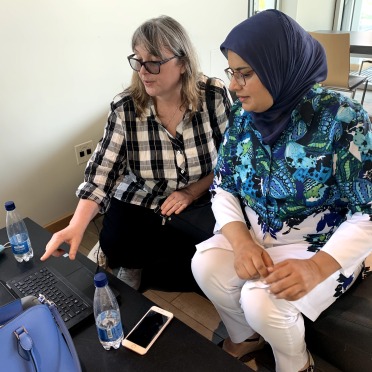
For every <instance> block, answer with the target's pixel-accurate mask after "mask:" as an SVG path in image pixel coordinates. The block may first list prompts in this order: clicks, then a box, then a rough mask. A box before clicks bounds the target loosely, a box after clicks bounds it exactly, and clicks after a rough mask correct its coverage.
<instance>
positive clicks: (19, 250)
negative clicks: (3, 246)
mask: <svg viewBox="0 0 372 372" xmlns="http://www.w3.org/2000/svg"><path fill="white" fill-rule="evenodd" d="M29 249H30V248H29V246H28V242H27V240H26V241H24V242H22V243H17V244H12V251H13V253H14V254H25V253H27V252H28V251H29Z"/></svg>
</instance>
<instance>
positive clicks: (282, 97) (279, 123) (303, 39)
mask: <svg viewBox="0 0 372 372" xmlns="http://www.w3.org/2000/svg"><path fill="white" fill-rule="evenodd" d="M220 48H221V51H222V53H223V54H224V55H225V56H226V58H227V51H228V50H231V51H233V52H235V53H236V54H238V55H239V56H240V57H241V58H242V59H243V60H244V61H245V62H247V63H248V64H249V65H250V66H251V67H252V69H253V70H254V71H255V73H256V74H257V76H258V77H259V79H260V80H261V83H262V84H263V85H264V86H265V88H266V89H267V90H268V91H269V93H270V94H271V96H272V98H273V101H274V104H273V106H271V107H270V108H269V109H268V110H267V111H265V112H261V113H256V112H252V113H251V114H252V117H253V121H254V126H255V127H256V128H257V130H258V131H259V132H260V133H261V135H262V137H263V140H264V142H265V143H267V144H269V145H272V144H273V143H274V142H275V141H276V139H277V138H278V137H279V136H280V134H281V133H282V132H283V130H284V129H285V128H286V126H287V125H288V123H289V121H290V118H291V113H292V111H293V110H294V108H295V107H296V106H297V104H298V103H299V102H300V101H301V99H302V98H303V97H304V96H305V94H306V93H307V92H308V91H309V90H310V89H311V87H312V86H313V85H314V84H315V83H319V82H321V81H323V80H325V79H326V77H327V61H326V55H325V52H324V49H323V47H322V46H321V45H320V43H319V42H318V41H316V40H315V39H313V38H312V37H311V36H310V35H309V34H308V33H307V32H306V31H305V30H304V29H303V28H302V27H301V26H300V25H299V24H298V23H297V22H295V21H294V20H293V19H292V18H290V17H288V16H287V15H285V14H284V13H282V12H280V11H278V10H274V9H269V10H265V11H262V12H260V13H257V14H256V15H254V16H253V17H250V18H248V19H246V20H245V21H243V22H241V23H240V24H238V25H237V26H235V27H234V28H233V29H232V30H231V32H230V33H229V34H228V35H227V37H226V40H225V41H224V42H223V43H222V44H221V47H220Z"/></svg>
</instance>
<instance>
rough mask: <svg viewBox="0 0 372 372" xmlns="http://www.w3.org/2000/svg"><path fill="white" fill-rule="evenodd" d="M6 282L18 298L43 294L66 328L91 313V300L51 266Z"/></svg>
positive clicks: (69, 327)
mask: <svg viewBox="0 0 372 372" xmlns="http://www.w3.org/2000/svg"><path fill="white" fill-rule="evenodd" d="M6 284H7V286H8V287H9V288H10V289H11V290H12V291H13V292H14V293H15V294H16V295H17V296H18V297H20V298H21V297H25V296H29V295H33V296H36V297H38V296H39V294H43V295H44V296H45V297H46V298H47V299H48V300H50V301H53V302H54V303H55V304H56V306H57V309H58V312H59V313H60V314H61V317H62V319H63V320H64V322H65V324H66V327H67V328H68V329H71V328H72V327H73V326H74V325H76V324H78V323H79V322H81V321H82V320H84V319H86V318H87V317H88V316H90V315H91V314H92V313H93V305H92V301H91V300H90V299H89V298H88V297H87V296H85V295H84V294H83V293H81V292H80V291H79V290H78V289H77V288H72V286H71V284H69V283H67V281H65V279H64V278H63V276H61V274H59V273H58V272H57V271H56V270H55V269H53V268H51V267H42V268H38V269H35V271H34V272H31V273H30V272H27V274H25V275H24V276H18V277H17V278H14V279H12V280H9V281H7V283H6Z"/></svg>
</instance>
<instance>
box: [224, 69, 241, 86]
mask: <svg viewBox="0 0 372 372" xmlns="http://www.w3.org/2000/svg"><path fill="white" fill-rule="evenodd" d="M224 71H225V74H226V76H227V78H228V79H229V80H231V79H232V78H233V77H234V78H235V80H236V82H237V83H238V84H239V85H240V86H241V87H244V85H245V77H244V74H242V73H241V72H239V71H233V70H232V69H231V68H230V67H228V68H226V69H225V70H224Z"/></svg>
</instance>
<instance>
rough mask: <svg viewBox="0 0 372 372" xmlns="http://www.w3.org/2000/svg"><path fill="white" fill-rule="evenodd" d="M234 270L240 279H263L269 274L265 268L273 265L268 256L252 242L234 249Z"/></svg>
mask: <svg viewBox="0 0 372 372" xmlns="http://www.w3.org/2000/svg"><path fill="white" fill-rule="evenodd" d="M234 256H235V259H234V268H235V271H236V273H237V274H238V276H239V278H241V279H248V280H252V279H259V278H265V277H266V276H267V275H268V274H269V272H268V270H267V267H269V266H272V265H273V261H272V260H271V257H270V255H269V254H268V253H267V251H266V250H265V249H263V248H262V247H260V246H259V245H257V244H256V243H255V242H253V241H252V240H249V241H246V242H244V244H243V245H241V246H240V247H237V246H236V247H235V248H234Z"/></svg>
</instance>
